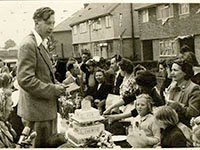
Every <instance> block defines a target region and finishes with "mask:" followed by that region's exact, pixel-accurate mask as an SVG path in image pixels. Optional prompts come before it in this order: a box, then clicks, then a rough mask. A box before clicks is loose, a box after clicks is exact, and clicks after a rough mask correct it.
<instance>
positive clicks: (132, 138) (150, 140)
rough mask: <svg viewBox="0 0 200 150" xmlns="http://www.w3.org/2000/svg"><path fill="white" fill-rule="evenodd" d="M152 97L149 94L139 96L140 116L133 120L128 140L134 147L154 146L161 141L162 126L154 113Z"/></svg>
mask: <svg viewBox="0 0 200 150" xmlns="http://www.w3.org/2000/svg"><path fill="white" fill-rule="evenodd" d="M152 106H153V102H152V98H151V97H150V96H149V95H148V94H141V95H139V96H138V97H137V99H136V103H135V107H136V110H137V112H138V116H137V117H135V118H134V119H133V121H132V128H131V129H130V130H129V132H130V133H129V135H128V137H127V141H128V142H129V144H131V145H132V146H133V147H140V148H146V147H154V146H155V145H157V144H158V143H159V142H160V128H159V126H158V125H157V124H156V122H155V118H154V116H153V114H152Z"/></svg>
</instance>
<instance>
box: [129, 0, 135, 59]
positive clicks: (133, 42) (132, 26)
mask: <svg viewBox="0 0 200 150" xmlns="http://www.w3.org/2000/svg"><path fill="white" fill-rule="evenodd" d="M130 9H131V35H132V45H133V60H134V59H135V35H134V22H133V21H134V20H133V16H134V15H133V3H130Z"/></svg>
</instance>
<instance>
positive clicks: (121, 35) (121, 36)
mask: <svg viewBox="0 0 200 150" xmlns="http://www.w3.org/2000/svg"><path fill="white" fill-rule="evenodd" d="M125 31H126V28H125V29H124V30H123V31H122V33H121V34H120V35H119V38H120V53H121V55H122V57H124V53H123V35H124V33H125Z"/></svg>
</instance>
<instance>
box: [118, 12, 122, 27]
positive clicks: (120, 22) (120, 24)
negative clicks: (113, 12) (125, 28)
mask: <svg viewBox="0 0 200 150" xmlns="http://www.w3.org/2000/svg"><path fill="white" fill-rule="evenodd" d="M122 17H123V16H122V13H120V14H119V26H120V27H121V26H122Z"/></svg>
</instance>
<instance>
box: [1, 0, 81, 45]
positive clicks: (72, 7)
mask: <svg viewBox="0 0 200 150" xmlns="http://www.w3.org/2000/svg"><path fill="white" fill-rule="evenodd" d="M42 6H48V7H51V8H52V9H54V10H55V17H56V25H57V24H58V23H60V22H61V21H63V20H64V19H66V18H67V17H69V16H70V15H72V14H73V13H74V12H76V11H77V10H79V9H81V8H83V2H81V1H76V0H74V1H44V0H43V1H38V0H37V1H0V46H4V42H5V41H7V40H8V39H13V40H14V41H15V42H16V43H17V44H19V43H20V41H21V40H22V39H23V38H24V36H26V34H28V33H29V32H30V31H31V29H32V28H33V27H34V22H33V19H32V16H33V13H34V11H35V10H36V9H37V8H39V7H42Z"/></svg>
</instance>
